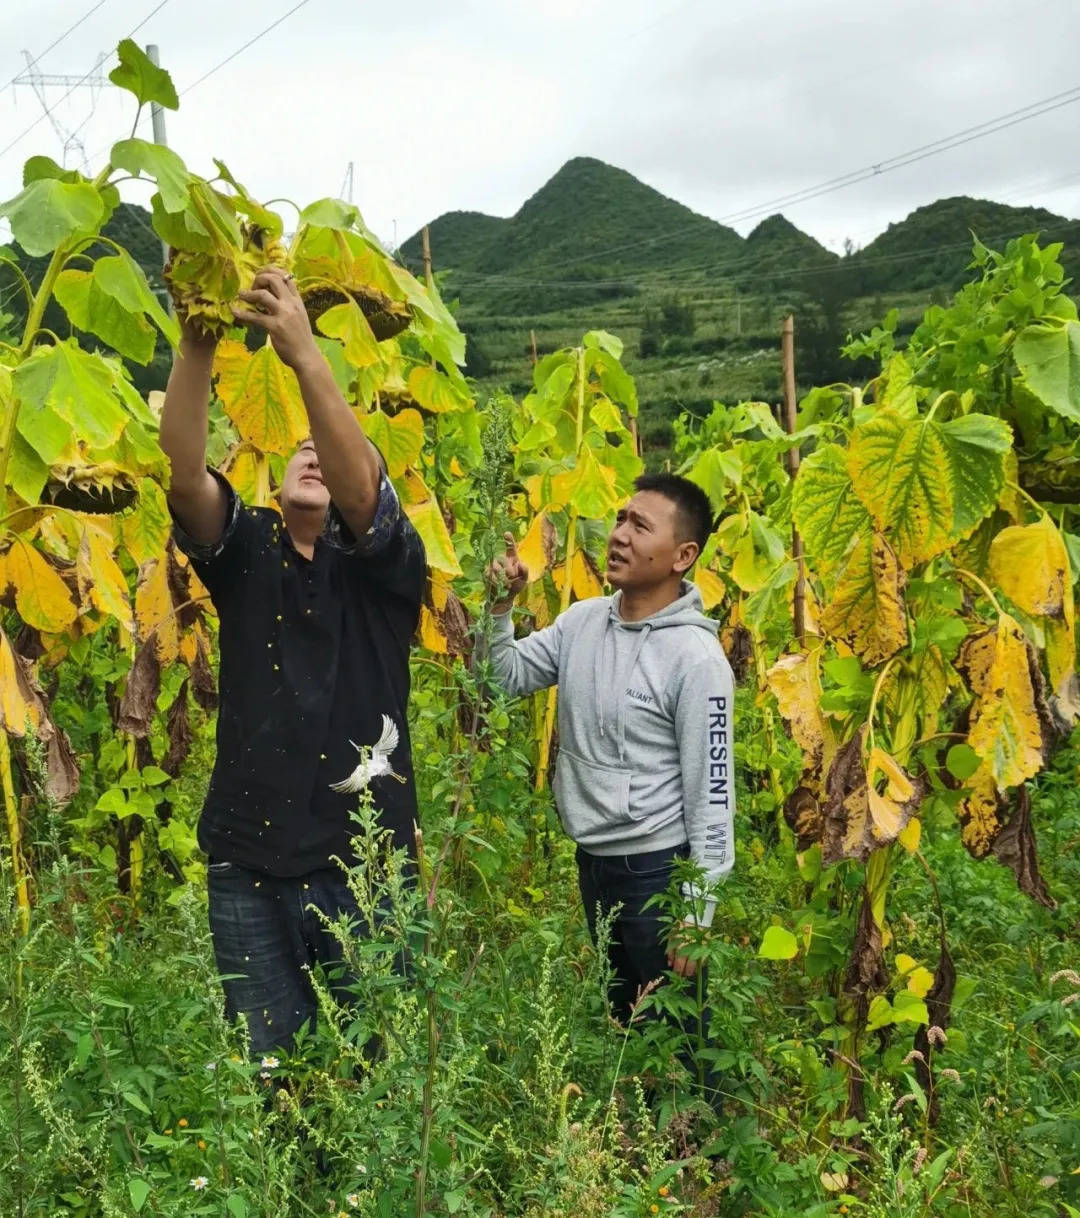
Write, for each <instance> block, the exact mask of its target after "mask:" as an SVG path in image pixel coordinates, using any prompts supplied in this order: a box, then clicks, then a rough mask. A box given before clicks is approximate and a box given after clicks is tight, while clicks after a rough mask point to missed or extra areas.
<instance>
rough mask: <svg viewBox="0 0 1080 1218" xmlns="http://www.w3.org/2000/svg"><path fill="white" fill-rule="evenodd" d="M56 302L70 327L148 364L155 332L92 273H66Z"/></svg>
mask: <svg viewBox="0 0 1080 1218" xmlns="http://www.w3.org/2000/svg"><path fill="white" fill-rule="evenodd" d="M54 295H55V296H56V299H57V300H58V301H59V302H60V304H61V305H63V307H64V311H65V312H66V313H67V315H68V318H69V320H70V321H71V324H72V325H73V326H75V327H76V328H77V329H79V330H85V331H86V332H87V333H89V334H96V335H97V336H98V338H100V339H101V340H102V341H103V342H106V343H108V345H109V346H110V347H112V349H113V350H114V351H119V352H120V354H121V355H124V356H127V358H128V359H131V360H134V361H135V362H136V363H138V364H148V363H149V362H150V360H151V358H152V357H153V354H154V338H155V336H154V329H153V327H152V326H151V325H150V324H149V323H148V322H147V320H146V318H145V317H143V315H142V314H141V313H132V312H130V311H129V310H128V309H125V308H124V307H123V305H122V304H120V302H119V301H118V300H116V299H115V298H114V297H112V296H109V295H107V294H106V293H104V292H103V291H102V290H101V288H100V287H99V286H98V284H97V282H96V280H95V277H94V274H93V272H92V271H76V270H68V271H63V272H61V274H60V275H59V276H58V278H57V280H56V288H55V289H54Z"/></svg>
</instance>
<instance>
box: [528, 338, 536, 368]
mask: <svg viewBox="0 0 1080 1218" xmlns="http://www.w3.org/2000/svg"><path fill="white" fill-rule="evenodd" d="M529 342H530V343H531V344H532V361H533V363H534V364H535V363H536V361H537V355H536V331H535V330H530V331H529Z"/></svg>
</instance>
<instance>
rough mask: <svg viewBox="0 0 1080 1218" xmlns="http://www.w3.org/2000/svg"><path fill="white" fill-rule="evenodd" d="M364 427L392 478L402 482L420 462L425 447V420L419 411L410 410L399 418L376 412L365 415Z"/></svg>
mask: <svg viewBox="0 0 1080 1218" xmlns="http://www.w3.org/2000/svg"><path fill="white" fill-rule="evenodd" d="M360 423H361V425H362V427H363V428H364V432H365V433H366V435H367V437H368V439H369V440H370V441H371V442H372V444H374V445H375V447H376V448H377V449H378V450H379V452H381V453H382V455H383V458H384V460H385V461H386V470H387V473H389V475H390V477H391V478H400V477H401V476H402V475H403V474H404V473H405V470H406V469H407V468H408V467H409V466H410V465H413V464H414V463H415V462H416V460H417V459H418V458H419V456H420V452H421V450H422V449H423V447H424V419H423V416H422V415H421V414H420V411H419V410H413V409H412V407H410V406H407V407H405V409H404V410H399V411H398V413H397V414H395V415H387V414H384V413H383V412H382V411H381V410H373V411H372V412H371V413H370V414H366V415H362V416H361V418H360Z"/></svg>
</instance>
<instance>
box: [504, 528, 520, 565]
mask: <svg viewBox="0 0 1080 1218" xmlns="http://www.w3.org/2000/svg"><path fill="white" fill-rule="evenodd" d="M503 539H504V540H505V541H506V555H507V557H508V558H514V559H516V558H517V542H516V541H515V540H514V534H513V533H504V534H503Z"/></svg>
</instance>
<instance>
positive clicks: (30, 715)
mask: <svg viewBox="0 0 1080 1218" xmlns="http://www.w3.org/2000/svg"><path fill="white" fill-rule="evenodd" d="M40 722H41V716H40V714H39V708H38V700H37V698H35V697H34V693H33V690H32V689H31V688H30V684H29V682H28V681H27V679H26V674H25V673H24V672H23V668H22V665H21V664H20V662H19V659H18V657H17V656H16V655H15V651H14V649H13V648H12V646H11V643H10V642H9V641H8V637H7V635H6V634H5V633H4V631H3V629H2V628H0V731H4V730H6V731H7V732H8V733H9V735H12V736H25V735H26V732H27V729H28V728H29V729H30V730H31V731H36V730H37V727H38V724H39V723H40Z"/></svg>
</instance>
